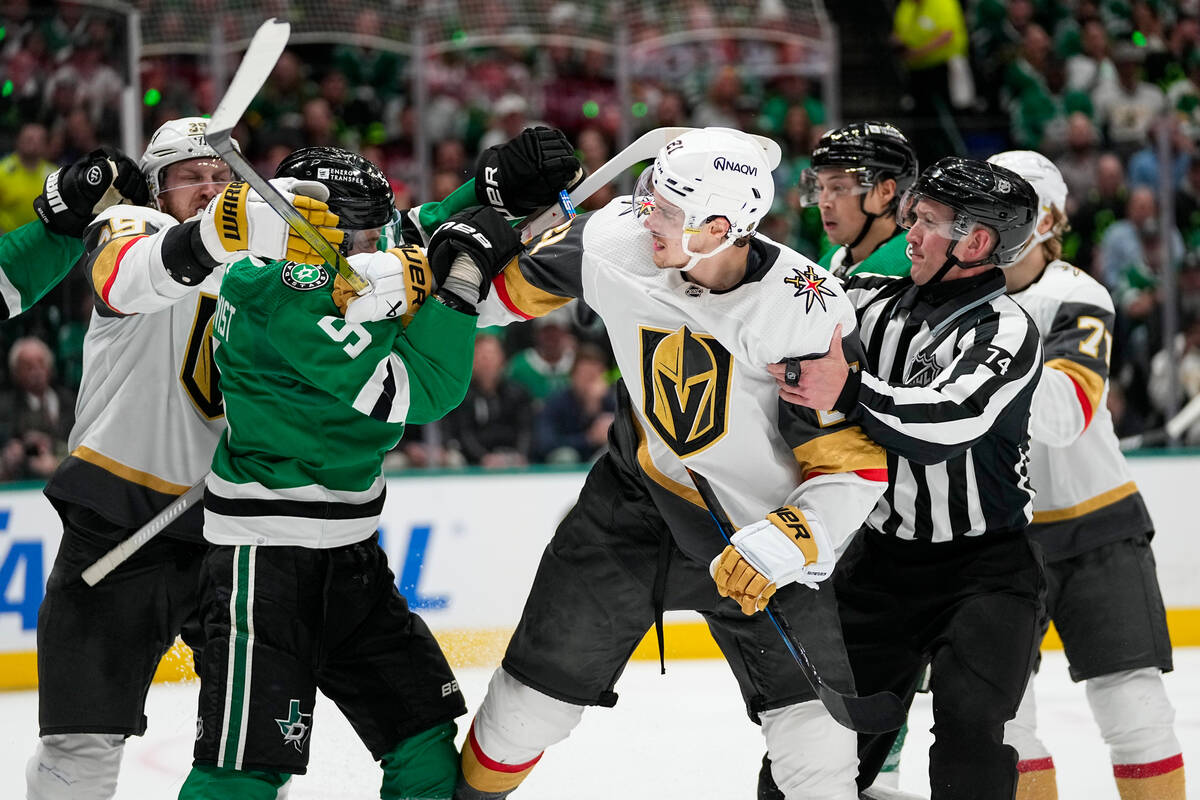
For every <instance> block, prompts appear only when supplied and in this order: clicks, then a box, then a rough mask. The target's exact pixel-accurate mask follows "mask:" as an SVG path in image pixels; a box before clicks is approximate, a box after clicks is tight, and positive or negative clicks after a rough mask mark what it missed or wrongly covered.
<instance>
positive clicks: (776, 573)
mask: <svg viewBox="0 0 1200 800" xmlns="http://www.w3.org/2000/svg"><path fill="white" fill-rule="evenodd" d="M730 541H731V542H732V544H730V546H728V547H726V548H725V550H724V552H722V553H721V555H719V556H718V557H717V558H716V559H715V560H714V561H713V563H712V566H711V567H710V570H711V572H712V575H713V580H715V581H716V583H717V591H718V592H719V593H720V594H721V595H722V596H723V597H732V598H733V599H734V600H736V601H737V602H738V604H739V605H740V606H741V607H742V613H744V614H747V615H750V614H753V613H755V612H756V611H761V610H762V609H764V608H766V605H767V602H768V601H769V600H770V599H771V595H773V594H775V590H776V589H777V588H778V587H780V586H786V585H787V584H789V583H797V582H798V583H803V584H804V585H805V586H808V587H809V588H811V589H816V588H817V584H818V583H820V582H821V581H823V580H825V579H826V578H828V577H829V576H830V575H832V574H833V566H834V564H835V563H836V555H835V553H834V547H833V542H832V541H830V539H829V536H828V534H826V533H825V531H824V528H823V527H821V526H819V525H818V526H815V527H814V526H813V525H811V524H810V523H809V521H808V519H807V518H806V517H805V516H804V512H802V511H801V510H800V509H798V508H796V507H795V506H782V507H780V508H777V509H775V510H774V511H772V512H771V513H769V514H767V517H766V519H763V520H759V521H758V522H754V523H751V524H750V525H747V526H746V527H744V528H742V529H741V530H739V531H738V532H737V533H735V534H734V535H733V538H732V539H731V540H730Z"/></svg>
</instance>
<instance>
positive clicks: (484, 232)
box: [428, 206, 521, 305]
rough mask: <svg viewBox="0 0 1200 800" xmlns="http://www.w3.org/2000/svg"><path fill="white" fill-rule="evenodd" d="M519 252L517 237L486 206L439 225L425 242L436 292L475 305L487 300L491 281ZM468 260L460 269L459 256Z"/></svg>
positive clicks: (505, 221)
mask: <svg viewBox="0 0 1200 800" xmlns="http://www.w3.org/2000/svg"><path fill="white" fill-rule="evenodd" d="M519 252H521V237H519V236H518V235H517V232H516V231H514V230H513V229H512V226H510V225H509V224H508V221H507V220H505V219H504V217H502V216H500V214H499V213H497V212H496V211H494V210H493V209H492V208H491V207H489V206H474V207H472V208H469V209H467V210H466V211H460V212H459V213H457V214H455V215H454V216H452V217H450V219H448V220H446V221H445V222H443V223H442V225H441V227H439V228H438V229H437V230H436V231H434V232H433V236H431V237H430V239H429V247H428V253H429V266H430V267H431V268H432V269H433V275H434V280H436V281H437V283H438V286H439V287H440V289H439V291H442V290H444V291H448V292H450V293H452V294H454V295H456V296H458V297H459V298H461V299H462V300H464V301H466V302H467V303H470V304H471V305H475V304H477V303H479V302H480V301H482V300H483V299H484V298H485V297H487V296H488V289H489V288H491V285H492V279H493V278H495V277H496V276H497V275H499V274H500V272H501V270H503V269H504V267H505V266H506V265H507V264H508V262H510V261H512V260H513V258H514V257H515V256H516V255H517V253H519ZM460 254H463V255H466V256H468V257H469V258H470V259H471V262H472V265H473V266H474V269H470V268H464V265H463V264H462V262H461V261H459V262H457V263H456V262H455V259H456V258H457V257H458V256H459V255H460Z"/></svg>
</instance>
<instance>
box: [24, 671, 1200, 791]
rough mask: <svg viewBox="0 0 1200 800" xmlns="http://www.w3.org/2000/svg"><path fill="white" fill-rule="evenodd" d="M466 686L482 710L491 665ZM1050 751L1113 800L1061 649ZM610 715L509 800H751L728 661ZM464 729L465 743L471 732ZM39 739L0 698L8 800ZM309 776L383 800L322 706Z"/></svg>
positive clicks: (306, 787)
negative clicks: (700, 799) (686, 799)
mask: <svg viewBox="0 0 1200 800" xmlns="http://www.w3.org/2000/svg"><path fill="white" fill-rule="evenodd" d="M1175 667H1176V671H1175V672H1173V673H1171V674H1170V675H1168V676H1167V677H1166V681H1167V691H1168V693H1169V694H1170V696H1171V699H1172V701H1173V702H1174V704H1175V708H1176V711H1177V718H1176V730H1177V732H1178V734H1179V738H1180V740H1181V741H1182V742H1183V752H1184V761H1185V763H1186V765H1187V770H1188V783H1187V785H1188V792H1189V794H1190V796H1192V797H1196V798H1200V649H1186V650H1176V652H1175ZM457 672H458V677H459V680H460V683H461V685H462V687H463V691H464V692H465V693H466V696H467V704H468V706H469V707H470V708H471V709H472V711H473V710H474V708H475V707H476V706H478V704H479V702H480V701H481V700H482V699H483V693H484V689H485V688H486V686H487V680H488V677H489V676H490V674H491V670H489V669H461V670H458V671H457ZM1036 685H1037V689H1038V701H1039V709H1038V711H1039V721H1040V726H1041V732H1042V737H1043V741H1044V742H1045V743H1046V745H1047V746H1048V747H1049V748H1050V750H1051V752H1052V753H1053V755H1054V760H1055V763H1056V765H1057V767H1058V780H1059V797H1060V798H1062V800H1117V792H1116V788H1115V786H1114V784H1113V779H1112V769H1111V767H1110V766H1109V763H1108V756H1107V751H1106V750H1105V748H1104V746H1103V744H1102V743H1101V741H1100V737H1099V734H1098V733H1097V732H1096V729H1095V725H1094V724H1093V722H1092V719H1091V715H1090V713H1089V711H1088V707H1087V703H1086V701H1085V700H1084V694H1083V687H1082V685H1076V684H1073V683H1071V681H1070V679H1069V678H1068V677H1067V670H1066V661H1065V659H1064V657H1063V655H1062V653H1061V652H1053V653H1049V654H1048V655H1047V656H1046V657H1045V659H1044V662H1043V665H1042V671H1041V674H1040V675H1039V676H1038V677H1037V684H1036ZM617 689H618V692H619V693H620V702H619V703H618V704H617V706H616V707H615V708H612V709H601V708H595V709H589V710H588V712H587V713H586V714H585V715H584V717H583V722H582V723H581V724H580V725H579V727H578V728H577V729H576V731H575V733H574V734H573V735H572V736H571V737H570V738H569V739H567V740H566V741H565V742H563V743H562V744H560V745H557V746H555V747H554V748H551V749H550V750H549V751H548V752H547V754H546V756H545V757H544V758H543V759H542V762H541V763H540V764H539V765H538V766H537V768H536V769H534V770H533V773H532V774H531V775H530V777H529V779H528V780H527V781H526V782H525V784H524V785H523V786H522V787H521V789H520V790H519V791H518V792H517V793H516V794H515V795H514V797H516V798H520V800H566V799H567V798H570V800H618V799H619V800H643V799H644V800H660V798H690V799H695V798H714V800H716V799H718V798H719V799H720V800H725V799H726V798H730V799H732V798H739V799H742V800H753V798H754V796H755V780H756V775H757V770H758V764H759V759H760V758H761V757H762V752H763V746H762V740H761V738H760V736H759V734H758V728H757V727H756V726H754V725H753V724H752V723H750V722H749V720H748V719H747V718H746V716H745V714H744V712H743V709H742V705H741V701H740V698H739V696H738V693H737V687H736V685H735V683H734V681H733V677H732V676H731V675H730V673H729V671H728V669H727V668H726V667H725V665H724V663H723V662H719V661H675V662H668V664H667V675H666V676H665V677H663V676H660V675H659V674H658V665H657V664H655V663H651V662H644V661H639V662H634V663H633V664H631V666H630V667H629V669H628V670H627V671H626V673H625V676H624V677H623V678H622V680H621V682H620V684H619V685H618V686H617ZM195 694H196V687H195V685H194V684H158V685H155V686H154V688H153V689H152V690H151V692H150V699H149V703H148V706H147V715H148V716H149V719H150V727H149V730H148V732H147V735H146V736H144V737H141V738H134V739H131V740H130V742H129V744H128V745H127V747H126V752H125V762H124V765H123V768H122V772H121V782H120V786H119V787H118V791H117V798H118V800H170V798H174V797H175V795H176V792H177V791H178V789H179V786H180V784H181V783H182V782H183V779H184V776H185V775H186V774H187V769H188V765H189V763H190V761H191V744H192V737H193V732H194V730H195V725H194V722H193V718H194V714H195ZM909 721H910V728H911V731H910V733H909V737H908V742H907V744H906V745H905V749H904V762H903V771H902V777H901V788H904V789H907V790H909V791H913V792H927V791H928V780H927V778H926V774H925V772H926V767H927V763H928V762H927V755H926V751H927V748H928V746H929V743H930V741H931V738H932V737H931V736H930V734H929V732H928V731H929V726H930V725H931V724H932V718H931V714H930V704H929V697H928V695H918V696H917V700H916V702H915V703H914V704H913V712H912V715H911V716H910V720H909ZM466 724H467V721H466V719H464V720H462V721H460V727H461V730H460V732H459V739H460V741H461V738H462V735H463V733H464V732H465V730H466ZM36 730H37V696H36V694H35V693H34V692H9V693H3V692H0V798H4V800H16V799H17V798H21V797H24V777H23V776H24V767H25V761H26V759H27V758H28V757H29V754H30V752H31V751H32V748H33V742H34V736H35V734H36ZM310 747H311V760H310V767H309V772H308V774H307V775H303V776H299V777H297V778H295V779H294V780H293V782H292V783H293V785H292V789H291V794H290V798H292V800H343V799H345V800H349V799H350V798H372V797H378V786H379V775H380V773H379V768H378V767H377V766H376V765H375V764H374V763H373V762H372V761H371V759H370V756H369V755H368V754H367V752H366V750H365V749H364V748H363V747H362V745H361V744H360V743H359V741H358V739H357V738H356V737H355V736H354V733H353V731H352V730H351V729H350V726H349V725H348V724H347V723H346V721H345V720H344V719H343V718H342V716H341V714H340V713H339V712H338V710H337V709H336V708H335V707H333V706H332V705H330V704H329V703H328V702H326V701H324V700H323V699H319V700H318V703H317V711H316V714H315V721H314V728H313V734H312V739H311V740H310Z"/></svg>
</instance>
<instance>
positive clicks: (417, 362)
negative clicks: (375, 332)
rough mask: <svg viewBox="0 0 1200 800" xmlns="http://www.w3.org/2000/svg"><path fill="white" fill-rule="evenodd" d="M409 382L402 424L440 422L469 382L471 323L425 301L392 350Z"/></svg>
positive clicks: (472, 345)
mask: <svg viewBox="0 0 1200 800" xmlns="http://www.w3.org/2000/svg"><path fill="white" fill-rule="evenodd" d="M392 350H393V352H395V353H396V354H397V355H399V357H400V358H401V359H402V360H403V361H404V366H405V369H406V370H407V371H408V376H409V408H408V418H407V420H406V421H407V422H409V423H412V424H418V425H419V424H423V423H426V422H432V421H434V420H438V419H441V418H442V417H444V416H445V415H446V414H447V413H449V412H450V411H452V410H453V409H455V408H457V407H458V405H459V404H460V403H461V402H462V400H463V398H464V397H465V396H466V394H467V387H468V386H469V385H470V382H471V363H472V361H473V360H474V354H475V317H473V316H471V315H469V314H463V313H461V312H458V311H454V310H452V309H450V308H447V307H446V306H444V305H442V304H441V303H440V302H438V301H437V300H430V301H428V302H426V303H425V304H424V305H422V306H421V309H420V311H418V312H417V314H416V316H415V317H413V321H412V323H411V324H409V326H408V327H407V328H405V329H404V332H403V333H402V334H401V335H400V336H398V337H397V338H396V341H395V344H394V345H393V347H392Z"/></svg>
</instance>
